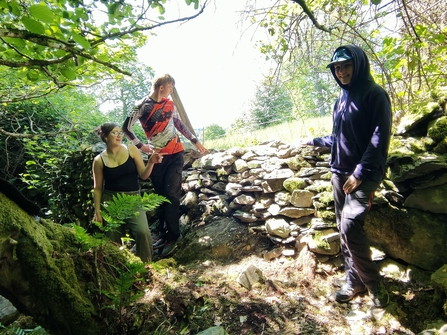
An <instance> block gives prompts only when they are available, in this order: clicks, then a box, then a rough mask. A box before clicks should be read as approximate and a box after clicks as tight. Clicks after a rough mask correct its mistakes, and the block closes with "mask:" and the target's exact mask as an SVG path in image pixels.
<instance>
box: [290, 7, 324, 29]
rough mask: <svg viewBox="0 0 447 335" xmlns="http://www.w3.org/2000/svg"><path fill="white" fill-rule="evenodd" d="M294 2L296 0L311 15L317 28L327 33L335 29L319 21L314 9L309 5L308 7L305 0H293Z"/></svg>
mask: <svg viewBox="0 0 447 335" xmlns="http://www.w3.org/2000/svg"><path fill="white" fill-rule="evenodd" d="M291 1H292V2H295V3H296V4H298V5H299V6H300V7H301V8H302V10H303V12H304V13H306V15H307V16H308V17H309V19H310V20H311V21H312V23H313V25H314V26H315V28H317V29H319V30H322V31H325V32H327V33H331V31H332V30H333V29H330V28H326V27H325V26H323V25H321V24H319V23H318V21H317V19H316V17H315V15H314V13H312V11H311V10H310V9H309V7H307V4H306V2H305V1H304V0H291Z"/></svg>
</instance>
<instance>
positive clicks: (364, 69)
mask: <svg viewBox="0 0 447 335" xmlns="http://www.w3.org/2000/svg"><path fill="white" fill-rule="evenodd" d="M346 51H347V52H346ZM339 56H340V57H339ZM342 56H343V57H342ZM349 56H351V58H349ZM338 59H340V60H338ZM350 59H351V60H352V61H353V63H354V71H353V74H352V79H351V82H350V83H349V84H348V85H343V84H342V83H341V82H340V80H338V78H337V76H336V75H335V70H334V63H335V62H340V61H342V62H343V61H347V60H350ZM328 67H329V68H330V69H331V72H332V76H333V77H334V79H335V81H336V82H337V83H338V85H339V86H340V87H341V88H342V89H344V90H348V91H349V90H351V89H353V88H355V87H361V86H362V84H365V83H366V82H368V81H372V82H374V80H373V78H372V77H371V73H370V65H369V60H368V57H367V56H366V53H365V52H364V51H363V50H362V49H361V48H359V47H358V46H356V45H353V44H348V45H343V46H340V47H338V48H337V49H335V51H334V53H333V55H332V57H331V63H329V65H328Z"/></svg>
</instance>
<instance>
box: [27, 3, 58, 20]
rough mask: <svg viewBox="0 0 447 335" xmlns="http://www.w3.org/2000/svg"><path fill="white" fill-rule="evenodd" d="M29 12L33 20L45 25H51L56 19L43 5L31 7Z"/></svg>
mask: <svg viewBox="0 0 447 335" xmlns="http://www.w3.org/2000/svg"><path fill="white" fill-rule="evenodd" d="M29 12H30V14H31V15H32V16H33V17H34V18H35V19H37V20H40V21H43V22H47V23H52V22H53V21H54V20H55V18H56V17H55V16H54V14H53V12H52V11H51V10H50V9H49V8H48V7H47V6H45V5H44V4H43V5H33V6H31V7H30V8H29Z"/></svg>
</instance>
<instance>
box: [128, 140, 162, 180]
mask: <svg viewBox="0 0 447 335" xmlns="http://www.w3.org/2000/svg"><path fill="white" fill-rule="evenodd" d="M129 152H130V156H131V157H132V158H133V160H134V161H135V165H136V166H137V172H138V175H139V176H140V178H141V179H143V180H145V179H147V178H149V176H150V175H151V173H152V169H153V168H154V165H155V164H158V163H161V162H162V161H163V156H164V155H165V154H164V153H161V154H160V153H153V154H152V156H151V157H150V158H149V160H148V161H147V164H146V165H145V164H144V162H143V157H142V156H141V152H140V151H139V150H138V148H137V147H136V146H134V145H132V144H130V145H129Z"/></svg>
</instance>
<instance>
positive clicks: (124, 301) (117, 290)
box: [102, 262, 147, 314]
mask: <svg viewBox="0 0 447 335" xmlns="http://www.w3.org/2000/svg"><path fill="white" fill-rule="evenodd" d="M114 268H115V270H116V271H117V272H118V277H117V278H115V282H114V285H113V290H110V291H102V293H103V294H104V295H106V296H107V297H108V298H109V299H110V300H111V304H110V305H109V306H106V307H107V308H111V309H114V310H116V309H117V310H121V308H123V307H126V306H129V305H130V304H132V303H133V302H135V301H136V300H138V299H139V298H141V296H142V295H143V294H144V292H142V291H139V290H137V291H134V290H132V287H133V285H134V284H135V282H136V281H137V280H139V278H140V277H141V274H142V273H146V272H147V270H146V268H145V265H144V264H143V263H130V262H129V263H126V271H122V270H120V269H119V268H118V267H116V266H114ZM120 314H121V313H120Z"/></svg>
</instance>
